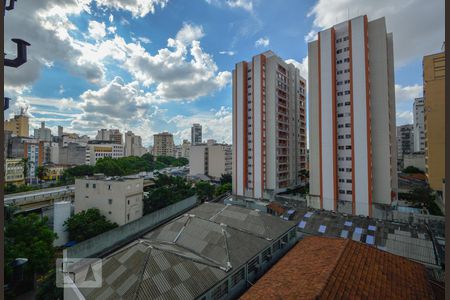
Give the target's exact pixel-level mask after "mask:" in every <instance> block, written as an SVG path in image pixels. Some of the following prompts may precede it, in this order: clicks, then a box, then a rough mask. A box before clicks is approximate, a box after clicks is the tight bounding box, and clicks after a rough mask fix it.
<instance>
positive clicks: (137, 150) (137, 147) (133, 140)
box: [125, 131, 147, 156]
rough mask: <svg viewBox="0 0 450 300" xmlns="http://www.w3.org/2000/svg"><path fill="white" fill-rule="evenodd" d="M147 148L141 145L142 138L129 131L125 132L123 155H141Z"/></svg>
mask: <svg viewBox="0 0 450 300" xmlns="http://www.w3.org/2000/svg"><path fill="white" fill-rule="evenodd" d="M145 153H147V149H145V147H143V146H142V138H141V137H140V136H138V135H135V134H134V133H133V132H131V131H127V132H126V133H125V156H142V155H144V154H145Z"/></svg>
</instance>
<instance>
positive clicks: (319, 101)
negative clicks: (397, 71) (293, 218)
mask: <svg viewBox="0 0 450 300" xmlns="http://www.w3.org/2000/svg"><path fill="white" fill-rule="evenodd" d="M392 43H393V42H392V34H391V33H387V32H386V23H385V19H384V18H380V19H377V20H374V21H371V22H369V21H368V19H367V16H360V17H357V18H354V19H351V20H349V21H346V22H343V23H340V24H338V25H335V26H333V27H331V28H329V29H327V30H324V31H321V32H319V33H318V40H316V41H313V42H311V43H309V44H308V57H309V137H310V143H309V147H310V148H309V149H310V152H309V164H310V205H311V206H313V207H315V208H321V209H326V210H334V211H341V212H345V213H349V214H356V215H366V216H372V215H375V214H373V208H374V207H379V206H378V204H379V205H390V204H391V201H392V200H395V199H396V195H397V153H396V149H397V148H396V134H395V133H396V132H395V130H396V125H395V91H394V58H393V44H392ZM374 204H377V205H374Z"/></svg>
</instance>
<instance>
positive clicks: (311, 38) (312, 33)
mask: <svg viewBox="0 0 450 300" xmlns="http://www.w3.org/2000/svg"><path fill="white" fill-rule="evenodd" d="M314 40H317V31H316V30H311V31H310V32H308V34H307V35H305V42H306V43H309V42H312V41H314Z"/></svg>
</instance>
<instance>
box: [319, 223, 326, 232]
mask: <svg viewBox="0 0 450 300" xmlns="http://www.w3.org/2000/svg"><path fill="white" fill-rule="evenodd" d="M325 230H327V226H325V225H320V227H319V232H320V233H325Z"/></svg>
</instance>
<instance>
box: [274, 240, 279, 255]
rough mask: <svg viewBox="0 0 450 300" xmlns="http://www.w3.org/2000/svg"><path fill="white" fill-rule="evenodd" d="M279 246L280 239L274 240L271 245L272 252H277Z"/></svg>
mask: <svg viewBox="0 0 450 300" xmlns="http://www.w3.org/2000/svg"><path fill="white" fill-rule="evenodd" d="M280 248H281V243H280V240H278V241H276V242H275V243H274V244H273V246H272V253H275V252H277V251H278V250H279V249H280Z"/></svg>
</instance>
